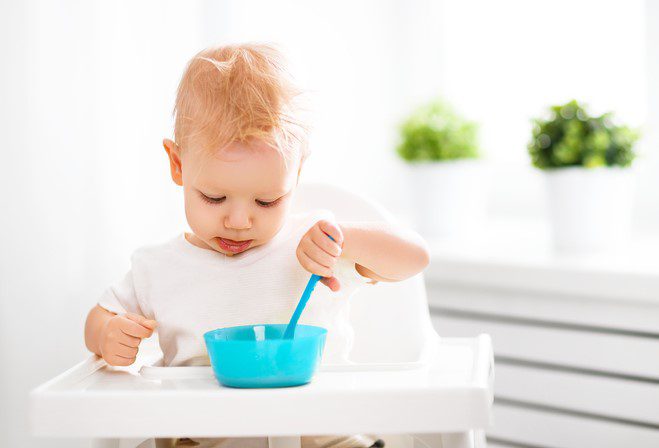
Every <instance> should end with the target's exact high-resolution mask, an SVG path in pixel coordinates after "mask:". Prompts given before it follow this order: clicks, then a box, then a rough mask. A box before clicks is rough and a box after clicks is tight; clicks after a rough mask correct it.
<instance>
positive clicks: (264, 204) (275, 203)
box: [256, 199, 279, 207]
mask: <svg viewBox="0 0 659 448" xmlns="http://www.w3.org/2000/svg"><path fill="white" fill-rule="evenodd" d="M278 202H279V199H275V200H274V201H271V202H265V201H259V200H258V199H257V200H256V203H257V204H259V205H260V206H261V207H272V206H274V205H277V203H278Z"/></svg>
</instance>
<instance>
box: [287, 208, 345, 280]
mask: <svg viewBox="0 0 659 448" xmlns="http://www.w3.org/2000/svg"><path fill="white" fill-rule="evenodd" d="M327 235H329V236H331V237H332V238H333V239H334V241H332V240H331V239H329V238H328V237H327ZM342 247H343V233H342V232H341V228H340V227H339V225H338V224H336V223H333V222H330V221H327V220H324V219H323V220H320V221H318V222H317V223H316V224H314V225H313V227H311V228H310V229H309V230H308V231H307V233H305V234H304V236H303V237H302V239H301V240H300V244H298V246H297V251H296V255H297V259H298V260H299V262H300V264H301V265H302V267H303V268H304V269H306V270H307V271H309V272H311V273H312V274H317V275H320V276H322V278H321V279H320V282H321V283H322V284H324V285H325V286H327V287H328V288H329V289H331V290H332V291H338V290H339V289H340V288H341V285H340V283H339V281H338V280H337V279H336V278H335V277H334V266H335V265H336V261H337V260H338V258H339V256H340V255H341V248H342Z"/></svg>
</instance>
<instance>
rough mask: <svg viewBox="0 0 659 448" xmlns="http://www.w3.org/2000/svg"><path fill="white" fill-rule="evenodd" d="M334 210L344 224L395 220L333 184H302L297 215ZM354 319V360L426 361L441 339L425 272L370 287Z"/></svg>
mask: <svg viewBox="0 0 659 448" xmlns="http://www.w3.org/2000/svg"><path fill="white" fill-rule="evenodd" d="M315 208H324V209H328V210H331V211H332V212H333V213H334V215H335V216H336V219H337V220H338V221H339V222H340V221H387V222H393V223H395V222H396V220H395V218H394V217H393V216H392V215H391V213H389V212H388V211H387V210H385V209H384V208H383V207H382V206H380V205H379V204H377V203H376V202H375V201H373V200H370V199H367V198H366V197H364V196H361V195H358V194H355V193H353V192H351V191H348V190H346V189H344V188H341V187H338V186H335V185H330V184H312V183H309V184H300V185H299V187H298V189H297V191H296V193H295V199H294V203H293V211H294V212H295V211H305V210H312V209H315ZM350 319H351V322H352V325H353V327H354V330H355V345H354V347H353V350H352V352H351V356H350V358H351V359H352V360H353V361H355V362H360V363H408V362H418V361H423V360H424V359H425V357H426V356H429V355H430V353H432V352H433V351H434V348H435V347H436V344H437V340H438V336H437V333H436V332H435V330H434V328H433V326H432V323H431V321H430V313H429V310H428V301H427V297H426V290H425V285H424V281H423V274H417V275H416V276H414V277H412V278H409V279H407V280H404V281H401V282H379V283H377V284H376V285H373V286H371V285H366V286H364V287H362V288H361V289H360V290H358V291H357V292H356V293H355V295H354V296H353V297H352V306H351V310H350Z"/></svg>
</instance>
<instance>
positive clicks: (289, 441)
mask: <svg viewBox="0 0 659 448" xmlns="http://www.w3.org/2000/svg"><path fill="white" fill-rule="evenodd" d="M301 446H302V443H301V441H300V436H291V437H288V436H285V437H268V447H269V448H301Z"/></svg>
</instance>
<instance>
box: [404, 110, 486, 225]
mask: <svg viewBox="0 0 659 448" xmlns="http://www.w3.org/2000/svg"><path fill="white" fill-rule="evenodd" d="M477 131H478V129H477V125H476V124H475V123H473V122H471V121H468V120H466V119H464V118H463V117H461V116H460V115H459V114H458V113H457V112H456V111H455V110H454V109H453V108H452V107H451V106H450V105H449V104H448V103H446V102H445V101H442V100H440V99H436V100H434V101H431V102H429V103H427V104H424V105H421V106H420V107H418V108H417V109H416V110H415V111H414V112H413V113H412V114H411V115H410V116H409V117H408V118H407V119H406V120H405V121H404V122H403V123H402V124H401V126H400V143H399V145H398V147H397V152H398V155H399V156H400V157H401V158H402V159H403V160H404V161H405V162H407V164H408V166H409V167H410V180H411V184H412V186H413V188H414V191H413V192H412V195H411V197H412V198H413V201H412V205H413V206H414V210H413V211H414V214H415V217H416V224H417V227H418V229H419V231H420V232H422V233H424V234H426V235H427V236H437V237H449V236H451V237H453V236H457V235H460V234H462V235H466V234H469V233H470V232H472V231H473V229H474V228H475V227H476V226H477V225H478V224H479V223H480V222H482V218H483V217H484V200H483V194H482V189H481V177H482V176H481V173H480V172H479V171H480V167H479V163H478V160H477V159H478V158H479V149H478V138H477Z"/></svg>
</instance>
